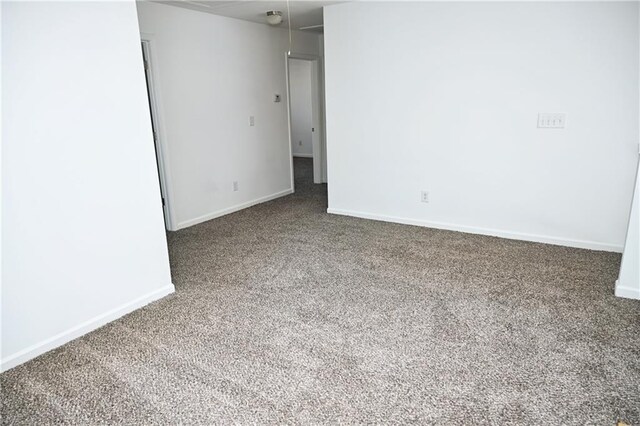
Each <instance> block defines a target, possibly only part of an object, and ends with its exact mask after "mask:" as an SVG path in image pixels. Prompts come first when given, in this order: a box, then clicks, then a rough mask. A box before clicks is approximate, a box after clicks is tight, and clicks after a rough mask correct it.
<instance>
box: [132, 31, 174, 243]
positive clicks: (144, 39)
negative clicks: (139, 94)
mask: <svg viewBox="0 0 640 426" xmlns="http://www.w3.org/2000/svg"><path fill="white" fill-rule="evenodd" d="M140 43H141V47H142V52H143V58H142V59H143V61H144V72H145V78H146V79H147V80H146V86H147V90H148V95H149V108H150V113H151V121H152V126H153V131H154V137H153V143H154V145H155V157H156V163H157V165H158V181H159V185H160V195H161V196H162V198H163V199H164V206H163V207H162V208H163V212H164V217H165V227H166V229H167V230H168V231H175V230H176V229H177V228H176V224H175V217H176V216H175V214H174V211H173V203H172V200H173V194H172V191H171V185H170V182H171V173H170V166H169V158H168V155H167V148H166V143H165V138H164V135H165V134H166V132H165V130H164V126H163V123H164V120H163V119H162V116H163V114H162V108H161V105H162V104H161V102H160V99H159V94H158V91H157V90H156V85H157V83H158V81H159V77H158V69H157V67H156V66H154V37H153V35H152V34H146V33H141V34H140Z"/></svg>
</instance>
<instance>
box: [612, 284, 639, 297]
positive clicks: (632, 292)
mask: <svg viewBox="0 0 640 426" xmlns="http://www.w3.org/2000/svg"><path fill="white" fill-rule="evenodd" d="M615 294H616V296H618V297H624V298H626V299H637V300H640V287H638V288H631V287H623V286H621V285H620V280H616V293H615Z"/></svg>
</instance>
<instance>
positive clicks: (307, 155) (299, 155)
mask: <svg viewBox="0 0 640 426" xmlns="http://www.w3.org/2000/svg"><path fill="white" fill-rule="evenodd" d="M293 156H294V157H300V158H313V154H293Z"/></svg>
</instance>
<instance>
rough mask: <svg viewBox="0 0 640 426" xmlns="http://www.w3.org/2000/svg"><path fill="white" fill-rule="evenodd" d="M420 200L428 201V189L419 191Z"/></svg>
mask: <svg viewBox="0 0 640 426" xmlns="http://www.w3.org/2000/svg"><path fill="white" fill-rule="evenodd" d="M420 201H422V202H423V203H428V202H429V192H428V191H421V192H420Z"/></svg>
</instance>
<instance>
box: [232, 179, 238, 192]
mask: <svg viewBox="0 0 640 426" xmlns="http://www.w3.org/2000/svg"><path fill="white" fill-rule="evenodd" d="M237 190H238V181H237V180H234V181H233V192H236V191H237Z"/></svg>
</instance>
